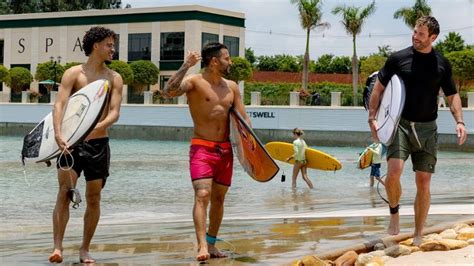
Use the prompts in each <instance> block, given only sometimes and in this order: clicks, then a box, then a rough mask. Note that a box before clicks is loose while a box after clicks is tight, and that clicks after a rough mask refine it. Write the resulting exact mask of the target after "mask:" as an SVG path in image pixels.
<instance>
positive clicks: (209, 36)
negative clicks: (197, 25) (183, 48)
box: [201, 32, 219, 49]
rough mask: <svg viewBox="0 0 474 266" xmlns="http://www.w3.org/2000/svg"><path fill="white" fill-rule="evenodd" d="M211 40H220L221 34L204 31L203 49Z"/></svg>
mask: <svg viewBox="0 0 474 266" xmlns="http://www.w3.org/2000/svg"><path fill="white" fill-rule="evenodd" d="M210 42H219V35H217V34H212V33H206V32H203V33H202V43H201V45H202V46H201V49H202V48H204V46H206V44H208V43H210Z"/></svg>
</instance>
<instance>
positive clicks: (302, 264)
mask: <svg viewBox="0 0 474 266" xmlns="http://www.w3.org/2000/svg"><path fill="white" fill-rule="evenodd" d="M291 265H292V266H328V265H331V264H326V263H325V262H324V261H322V260H321V259H319V258H318V257H316V256H304V257H303V258H301V259H300V260H296V261H294V262H293V263H292V264H291Z"/></svg>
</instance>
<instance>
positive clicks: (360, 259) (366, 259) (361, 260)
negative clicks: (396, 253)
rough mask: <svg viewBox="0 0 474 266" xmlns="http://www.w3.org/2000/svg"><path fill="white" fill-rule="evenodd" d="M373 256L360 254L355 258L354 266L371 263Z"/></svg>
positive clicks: (363, 265)
mask: <svg viewBox="0 0 474 266" xmlns="http://www.w3.org/2000/svg"><path fill="white" fill-rule="evenodd" d="M373 258H374V256H373V255H372V254H367V253H362V254H359V257H357V260H356V263H355V266H365V265H366V264H367V263H369V262H371V261H372V259H373Z"/></svg>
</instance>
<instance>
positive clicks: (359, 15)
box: [332, 1, 375, 106]
mask: <svg viewBox="0 0 474 266" xmlns="http://www.w3.org/2000/svg"><path fill="white" fill-rule="evenodd" d="M374 12H375V1H373V2H372V3H371V4H370V5H368V6H367V7H366V8H364V9H362V10H361V8H360V7H355V6H349V7H346V6H345V5H344V6H337V7H335V8H334V9H333V10H332V13H333V14H334V15H337V14H339V13H342V20H341V23H342V25H344V28H345V29H346V31H347V33H348V34H351V35H352V47H353V53H352V90H353V101H352V105H354V106H356V105H357V84H358V77H359V69H358V62H357V53H356V36H357V34H359V33H360V32H361V30H362V24H364V20H365V19H366V18H367V17H368V16H369V15H371V14H372V13H374Z"/></svg>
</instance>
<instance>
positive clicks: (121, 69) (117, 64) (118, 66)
mask: <svg viewBox="0 0 474 266" xmlns="http://www.w3.org/2000/svg"><path fill="white" fill-rule="evenodd" d="M108 68H110V69H112V70H114V71H115V72H117V73H119V74H120V76H122V79H123V84H131V83H133V70H132V68H131V67H130V65H129V64H127V63H126V62H123V61H120V60H113V61H112V62H111V63H110V64H109V65H108Z"/></svg>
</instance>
